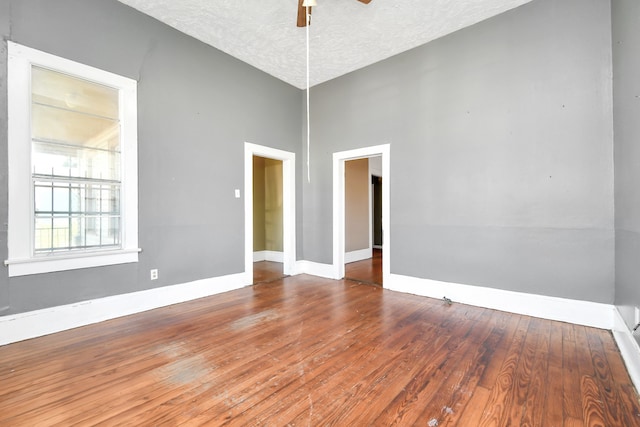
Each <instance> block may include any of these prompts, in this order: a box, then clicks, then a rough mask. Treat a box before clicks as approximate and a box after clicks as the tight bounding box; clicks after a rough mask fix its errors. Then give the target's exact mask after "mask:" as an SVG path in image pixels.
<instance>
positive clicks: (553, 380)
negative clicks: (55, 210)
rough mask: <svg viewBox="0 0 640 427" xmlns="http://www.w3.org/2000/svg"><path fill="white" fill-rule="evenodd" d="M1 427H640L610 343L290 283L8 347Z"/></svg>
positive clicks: (476, 313) (460, 309) (598, 334)
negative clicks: (204, 426)
mask: <svg viewBox="0 0 640 427" xmlns="http://www.w3.org/2000/svg"><path fill="white" fill-rule="evenodd" d="M0 385H1V387H0V425H2V426H35V425H43V426H47V425H64V426H68V425H128V426H133V425H136V426H137V425H145V426H147V425H148V426H158V425H188V426H192V425H193V426H195V425H224V426H286V425H291V426H294V425H312V426H318V425H336V426H370V425H373V426H391V425H399V426H410V425H418V426H465V427H466V426H471V427H475V426H545V427H547V426H567V427H574V426H608V427H610V426H638V425H640V405H639V403H638V395H637V394H636V391H635V389H634V388H633V386H632V384H631V381H630V379H629V376H628V374H627V371H626V370H625V367H624V364H623V362H622V359H621V357H620V354H619V352H618V350H617V348H616V345H615V343H614V341H613V339H612V336H611V334H610V333H609V332H607V331H604V330H599V329H593V328H587V327H583V326H576V325H571V324H566V323H560V322H553V321H548V320H541V319H537V318H531V317H527V316H520V315H514V314H508V313H504V312H500V311H494V310H486V309H481V308H476V307H471V306H466V305H462V304H456V303H455V302H454V303H453V304H452V305H446V304H444V303H443V302H442V301H439V300H434V299H429V298H425V297H419V296H414V295H409V294H402V293H397V292H393V291H389V290H385V289H382V288H380V287H376V286H370V285H365V284H361V283H357V282H354V281H350V280H343V281H333V280H327V279H319V278H316V277H312V276H306V275H302V276H294V277H288V278H284V279H281V280H276V281H272V282H269V283H264V284H259V285H255V286H252V287H246V288H243V289H239V290H236V291H232V292H227V293H224V294H220V295H216V296H212V297H208V298H203V299H199V300H195V301H190V302H187V303H182V304H177V305H173V306H169V307H166V308H162V309H157V310H152V311H148V312H145V313H140V314H137V315H132V316H128V317H124V318H119V319H115V320H111V321H107V322H103V323H100V324H96V325H90V326H86V327H83V328H78V329H74V330H70V331H65V332H61V333H58V334H54V335H49V336H46V337H41V338H37V339H32V340H28V341H24V342H20V343H15V344H11V345H7V346H4V347H0Z"/></svg>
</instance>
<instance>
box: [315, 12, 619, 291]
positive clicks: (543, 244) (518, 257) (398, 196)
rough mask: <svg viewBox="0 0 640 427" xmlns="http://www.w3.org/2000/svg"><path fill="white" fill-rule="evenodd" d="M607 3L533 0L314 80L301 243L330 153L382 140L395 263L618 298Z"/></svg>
mask: <svg viewBox="0 0 640 427" xmlns="http://www.w3.org/2000/svg"><path fill="white" fill-rule="evenodd" d="M610 18H611V14H610V4H609V2H603V1H600V0H536V1H534V2H532V3H529V4H527V5H525V6H521V7H519V8H517V9H515V10H512V11H510V12H507V13H505V14H502V15H499V16H497V17H495V18H492V19H490V20H488V21H485V22H481V23H479V24H477V25H474V26H472V27H470V28H467V29H464V30H461V31H458V32H456V33H454V34H452V35H450V36H447V37H444V38H442V39H439V40H436V41H434V42H431V43H429V44H427V45H424V46H421V47H418V48H416V49H413V50H411V51H409V52H406V53H404V54H401V55H398V56H395V57H392V58H390V59H388V60H385V61H382V62H380V63H378V64H375V65H373V66H370V67H367V68H365V69H363V70H360V71H357V72H354V73H351V74H349V75H347V76H344V77H341V78H339V79H336V80H333V81H330V82H327V83H325V84H322V85H320V86H317V87H315V88H314V89H313V90H312V93H311V122H312V123H311V125H312V127H311V129H312V133H311V135H312V137H311V145H312V151H311V159H312V164H311V183H310V184H309V183H306V182H305V183H304V189H305V199H304V218H305V224H304V227H305V240H304V256H305V258H306V259H309V260H312V261H317V262H323V263H331V259H332V244H331V227H332V225H331V209H332V206H331V205H332V203H331V173H332V172H331V170H332V166H331V154H332V153H333V152H336V151H342V150H347V149H351V148H358V147H364V146H371V145H378V144H383V143H390V144H391V156H390V157H391V173H390V176H389V177H388V179H389V180H390V185H391V200H390V203H391V205H390V207H391V218H390V219H391V230H390V242H391V273H397V274H404V275H410V276H415V277H422V278H430V279H436V280H442V281H451V282H458V283H464V284H471V285H482V286H487V287H493V288H500V289H508V290H513V291H521V292H529V293H534V294H543V295H551V296H557V297H567V298H575V299H580V300H589V301H597V302H603V303H613V300H614V213H613V152H612V146H613V140H612V126H613V118H612V88H611V73H612V70H611V21H610Z"/></svg>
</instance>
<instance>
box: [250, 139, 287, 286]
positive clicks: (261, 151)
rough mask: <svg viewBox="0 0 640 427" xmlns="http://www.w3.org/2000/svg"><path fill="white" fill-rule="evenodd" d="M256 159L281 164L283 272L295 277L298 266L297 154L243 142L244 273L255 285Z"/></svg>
mask: <svg viewBox="0 0 640 427" xmlns="http://www.w3.org/2000/svg"><path fill="white" fill-rule="evenodd" d="M253 156H260V157H266V158H268V159H274V160H281V161H282V249H283V272H284V274H287V275H291V274H294V267H295V263H296V175H295V171H296V164H295V163H296V155H295V153H290V152H288V151H283V150H278V149H276V148H270V147H265V146H262V145H257V144H252V143H250V142H245V143H244V218H245V219H244V272H245V277H246V280H247V282H248V283H253Z"/></svg>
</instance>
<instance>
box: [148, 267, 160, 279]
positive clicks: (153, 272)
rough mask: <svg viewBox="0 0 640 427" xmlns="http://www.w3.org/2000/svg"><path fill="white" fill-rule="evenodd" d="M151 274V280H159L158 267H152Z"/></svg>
mask: <svg viewBox="0 0 640 427" xmlns="http://www.w3.org/2000/svg"><path fill="white" fill-rule="evenodd" d="M150 276H151V280H157V279H158V269H157V268H154V269H151V271H150Z"/></svg>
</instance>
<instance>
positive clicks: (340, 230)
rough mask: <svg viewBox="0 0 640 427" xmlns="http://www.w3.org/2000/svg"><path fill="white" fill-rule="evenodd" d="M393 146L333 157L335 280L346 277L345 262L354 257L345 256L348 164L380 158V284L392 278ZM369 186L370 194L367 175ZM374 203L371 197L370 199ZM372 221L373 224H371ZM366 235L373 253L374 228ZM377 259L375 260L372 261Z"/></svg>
mask: <svg viewBox="0 0 640 427" xmlns="http://www.w3.org/2000/svg"><path fill="white" fill-rule="evenodd" d="M389 156H390V145H389V144H385V145H379V146H372V147H366V148H360V149H355V150H349V151H342V152H338V153H334V154H333V268H334V278H336V279H342V278H344V277H345V261H349V257H350V256H351V255H347V254H345V249H346V248H347V246H346V240H347V237H346V228H347V226H346V220H345V213H346V202H345V196H346V189H345V188H346V187H345V185H346V179H347V178H346V168H347V166H346V165H347V163H346V162H348V161H350V160H355V159H369V158H372V157H379V159H380V162H379V164H380V171H381V173H380V174H379V176H382V177H384V179H382V180H381V182H380V185H381V235H382V236H383V239H382V242H381V245H380V246H381V248H380V249H381V252H380V255H381V256H380V258H382V259H381V260H380V264H381V266H382V272H381V278H382V280H380V282H382V283H385V282H387V279H388V277H389V274H390V271H389V267H390V265H391V262H390V260H391V253H390V251H389V248H390V233H389V231H388V230H389V224H390V221H389V200H390V199H389V188H390V187H389V167H390V160H389ZM366 179H367V181H366V185H367V187H368V188H369V193H371V186H370V184H369V182H370V181H369V180H370V176H369V175H367V178H366ZM369 200H371V196H370V199H369ZM368 206H369V209H370V211H371V212H372V210H373V206H372V204H371V203H370V202H369V204H368ZM372 222H373V221H371V223H372ZM367 230H368V231H367V232H368V234H369V236H370V242H371V243H370V246H369V248H368V250H370V251H371V252H372V254H373V238H374V237H373V233H372V232H371V231H372V228H371V226H369V224H367ZM373 258H374V257H372V259H373Z"/></svg>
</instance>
